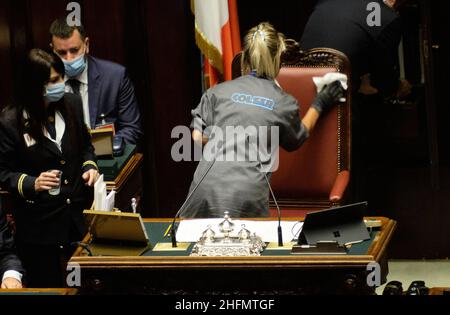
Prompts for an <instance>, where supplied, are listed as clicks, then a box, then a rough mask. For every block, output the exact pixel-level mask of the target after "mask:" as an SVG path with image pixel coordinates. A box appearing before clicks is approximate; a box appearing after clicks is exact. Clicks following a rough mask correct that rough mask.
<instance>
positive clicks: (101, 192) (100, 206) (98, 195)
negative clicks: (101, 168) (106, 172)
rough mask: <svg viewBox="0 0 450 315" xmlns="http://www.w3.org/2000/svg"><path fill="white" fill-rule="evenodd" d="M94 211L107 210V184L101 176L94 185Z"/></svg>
mask: <svg viewBox="0 0 450 315" xmlns="http://www.w3.org/2000/svg"><path fill="white" fill-rule="evenodd" d="M94 210H96V211H105V210H106V183H105V182H104V177H103V175H101V176H100V177H99V178H98V180H97V182H95V184H94Z"/></svg>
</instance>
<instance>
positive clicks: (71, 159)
mask: <svg viewBox="0 0 450 315" xmlns="http://www.w3.org/2000/svg"><path fill="white" fill-rule="evenodd" d="M63 101H64V102H66V104H67V105H68V106H69V107H70V108H71V109H72V113H73V115H74V117H66V116H67V115H68V114H64V113H62V112H61V113H62V114H63V118H64V121H65V123H66V130H65V133H64V135H63V138H62V144H61V148H62V152H61V151H59V149H58V148H57V146H56V144H54V143H53V142H51V141H50V140H49V139H47V138H44V139H43V140H41V141H37V142H36V143H35V144H33V145H31V146H30V147H27V145H26V144H25V141H24V138H25V136H26V134H27V127H26V126H21V127H20V128H19V126H18V120H17V110H16V109H14V108H11V107H8V108H6V109H5V110H3V111H2V113H1V114H0V139H1V141H0V185H1V186H2V188H3V189H5V190H7V191H9V192H10V193H11V195H12V196H13V199H14V209H13V214H14V218H15V221H16V227H17V234H16V238H17V240H18V241H21V242H25V243H31V244H42V245H55V244H67V243H68V242H72V241H76V240H79V239H80V238H81V237H82V236H83V234H84V233H85V232H86V229H85V224H84V219H83V213H82V212H83V210H84V209H87V208H90V206H91V204H92V200H93V190H92V189H91V188H88V187H86V186H85V183H84V180H83V179H82V174H83V173H84V172H86V171H88V170H89V169H92V168H97V165H96V161H97V159H96V156H95V154H94V148H93V147H92V144H91V142H90V136H89V133H88V131H87V128H86V125H85V124H84V121H83V112H82V105H81V98H80V97H78V96H75V95H73V94H66V95H65V97H64V99H63V100H61V101H60V102H63ZM57 106H58V105H57ZM65 115H66V116H65ZM69 119H74V120H75V129H76V130H75V132H76V137H78V139H79V140H80V141H78V142H79V146H81V147H77V145H76V144H75V143H72V141H71V137H70V136H69V132H68V120H69ZM25 125H26V123H25ZM20 130H22V132H21V131H20ZM52 169H58V170H61V171H62V172H63V174H62V179H61V193H60V194H59V195H58V196H51V195H50V194H49V193H48V191H44V192H39V193H36V191H35V188H34V183H35V180H36V178H37V177H39V175H40V174H41V173H42V172H46V171H48V170H52Z"/></svg>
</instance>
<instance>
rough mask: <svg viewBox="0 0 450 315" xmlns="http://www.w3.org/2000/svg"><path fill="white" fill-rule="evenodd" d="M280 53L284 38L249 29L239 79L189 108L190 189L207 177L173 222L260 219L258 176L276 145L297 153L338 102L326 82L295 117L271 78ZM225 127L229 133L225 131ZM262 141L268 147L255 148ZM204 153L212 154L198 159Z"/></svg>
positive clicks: (263, 212)
mask: <svg viewBox="0 0 450 315" xmlns="http://www.w3.org/2000/svg"><path fill="white" fill-rule="evenodd" d="M284 50H285V43H284V36H283V34H281V33H279V32H277V31H276V30H275V29H274V28H273V26H272V25H270V24H269V23H261V24H259V25H258V26H257V27H254V28H253V29H251V30H250V31H249V32H248V33H247V35H246V36H245V39H244V50H243V54H242V61H241V63H242V69H243V70H244V73H246V74H247V75H244V76H242V77H240V78H237V79H235V80H232V81H228V82H224V83H222V84H219V85H217V86H215V87H213V88H211V89H210V90H208V91H207V92H206V93H205V94H204V95H203V97H202V100H201V101H200V104H199V105H198V107H197V108H196V109H195V110H193V111H192V115H193V121H192V125H191V127H192V128H193V129H194V130H193V133H192V137H193V139H194V141H195V142H197V143H203V144H206V146H205V149H204V156H203V157H204V158H203V159H202V161H201V162H200V164H199V166H198V167H197V170H196V172H195V174H194V179H193V182H192V185H191V189H190V191H191V192H192V191H193V189H195V188H196V187H197V184H198V183H200V180H201V178H202V177H203V176H204V174H205V173H207V172H208V174H207V175H206V176H205V177H204V180H203V182H201V184H200V185H199V186H198V187H197V190H196V191H195V192H194V194H193V195H192V199H191V200H190V202H188V204H187V205H186V207H185V209H184V211H183V213H182V214H181V217H186V218H187V217H223V215H224V212H225V211H228V212H229V214H230V216H231V217H266V216H268V215H269V188H268V185H267V183H266V181H265V178H264V173H263V172H266V173H268V176H269V177H270V174H271V172H272V170H273V167H272V165H273V163H274V162H275V161H274V160H275V159H274V157H273V155H274V153H275V152H274V151H276V150H277V149H278V143H279V145H281V146H282V147H283V148H284V149H286V150H288V151H293V150H296V149H298V148H299V147H300V146H301V145H302V144H303V142H304V141H305V140H306V139H307V138H308V135H309V133H310V132H311V131H312V129H313V128H314V126H315V124H316V122H317V120H318V118H319V116H320V114H321V112H322V111H323V110H325V109H326V108H327V107H330V106H332V105H333V104H336V103H337V102H338V101H339V99H340V98H341V97H342V95H343V89H342V86H341V84H340V83H339V82H334V83H332V84H330V85H328V86H327V87H326V88H325V89H323V90H322V92H321V93H319V94H318V96H317V97H316V99H315V100H314V101H313V103H312V105H311V108H310V109H309V110H308V112H307V113H306V115H305V116H304V118H303V120H300V118H299V113H298V111H299V107H298V103H297V101H296V100H295V98H294V97H292V96H291V95H289V94H287V93H285V92H284V91H283V90H282V89H281V88H280V86H279V85H278V84H277V82H276V81H275V77H276V76H277V75H278V73H279V70H280V56H281V54H282V52H283V51H284ZM237 126H240V127H242V128H241V129H240V130H239V129H236V127H237ZM230 128H231V129H233V128H234V134H232V133H231V135H230V133H229V132H227V131H229V130H231V129H230ZM265 128H266V129H265ZM266 130H267V132H266V133H267V134H266V135H262V134H261V133H265V131H266ZM277 134H278V137H277ZM274 136H275V137H274ZM250 139H259V140H258V141H254V140H250ZM261 139H265V140H262V141H261ZM276 142H278V143H276ZM262 143H263V144H265V148H266V149H268V148H271V147H272V148H273V149H272V150H264V149H263V150H261V147H262V146H261V144H262ZM263 147H264V146H263ZM269 151H271V152H269ZM205 152H207V153H212V154H209V158H205ZM262 152H267V154H261V153H262ZM233 156H234V157H236V158H234V159H233V158H232V157H233ZM252 156H253V158H252ZM255 156H256V157H258V158H254V157H255ZM230 157H231V158H230ZM261 166H262V167H263V169H261ZM208 170H209V171H208Z"/></svg>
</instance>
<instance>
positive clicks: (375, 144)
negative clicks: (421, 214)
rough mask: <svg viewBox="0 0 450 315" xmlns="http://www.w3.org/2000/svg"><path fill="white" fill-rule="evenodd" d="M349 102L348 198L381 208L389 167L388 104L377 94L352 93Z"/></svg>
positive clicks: (384, 204) (386, 196) (386, 200)
mask: <svg viewBox="0 0 450 315" xmlns="http://www.w3.org/2000/svg"><path fill="white" fill-rule="evenodd" d="M352 105H353V107H352V119H353V121H352V123H353V125H352V192H353V193H352V196H353V198H352V199H353V201H355V202H356V201H368V202H369V209H371V210H374V209H377V210H378V209H385V208H386V207H387V206H388V203H389V193H390V192H389V190H390V188H389V187H390V182H391V179H390V176H391V173H392V168H393V165H392V151H393V147H392V145H393V142H392V130H393V122H392V114H391V111H392V108H389V106H388V104H386V103H384V101H383V99H382V98H381V97H380V96H378V95H374V96H364V95H361V94H356V95H354V96H353V104H352Z"/></svg>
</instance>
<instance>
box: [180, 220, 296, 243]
mask: <svg viewBox="0 0 450 315" xmlns="http://www.w3.org/2000/svg"><path fill="white" fill-rule="evenodd" d="M222 221H223V219H194V220H184V221H181V222H180V225H179V226H178V230H177V240H178V241H179V242H182V243H191V242H197V241H198V240H199V239H200V237H201V236H202V234H203V232H204V231H206V230H207V229H208V226H211V228H212V230H213V231H214V232H216V233H217V234H220V231H219V224H220V223H221V222H222ZM232 222H233V223H234V233H233V234H232V235H237V233H239V231H240V230H241V229H242V225H245V228H246V229H247V230H250V232H252V234H253V233H256V235H257V236H259V237H261V239H262V240H263V242H269V243H270V242H278V221H246V220H232ZM302 226H303V222H298V221H281V228H282V231H283V242H290V241H292V240H293V239H294V238H297V235H298V233H299V232H300V229H301V228H302Z"/></svg>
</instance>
